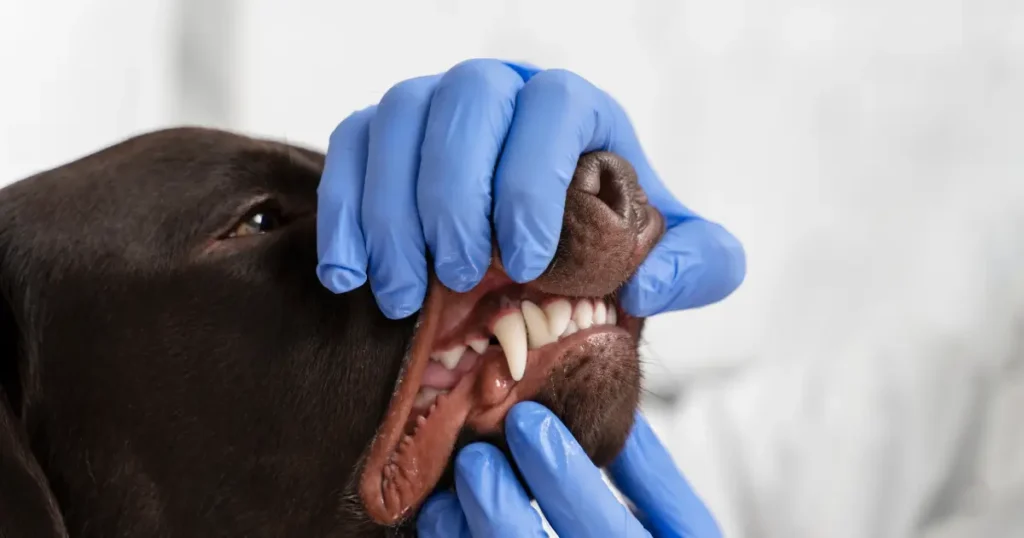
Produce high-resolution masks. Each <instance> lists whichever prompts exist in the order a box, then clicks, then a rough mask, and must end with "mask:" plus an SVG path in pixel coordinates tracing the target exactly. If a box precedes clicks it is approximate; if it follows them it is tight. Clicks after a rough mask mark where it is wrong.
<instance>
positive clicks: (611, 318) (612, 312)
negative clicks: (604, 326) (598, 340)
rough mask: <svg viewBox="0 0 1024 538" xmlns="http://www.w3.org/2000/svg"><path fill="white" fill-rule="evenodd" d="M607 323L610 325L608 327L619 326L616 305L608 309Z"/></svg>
mask: <svg viewBox="0 0 1024 538" xmlns="http://www.w3.org/2000/svg"><path fill="white" fill-rule="evenodd" d="M606 323H608V325H617V324H618V323H619V313H618V311H617V310H616V309H615V305H611V306H609V307H608V319H607V321H606Z"/></svg>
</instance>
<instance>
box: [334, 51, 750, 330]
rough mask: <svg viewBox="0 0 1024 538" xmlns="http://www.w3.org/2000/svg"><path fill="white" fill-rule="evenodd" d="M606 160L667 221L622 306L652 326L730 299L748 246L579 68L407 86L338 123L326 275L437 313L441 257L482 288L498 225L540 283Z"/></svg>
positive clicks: (499, 72)
mask: <svg viewBox="0 0 1024 538" xmlns="http://www.w3.org/2000/svg"><path fill="white" fill-rule="evenodd" d="M602 149H603V150H610V151H613V152H615V153H618V154H619V155H620V156H622V157H624V158H625V159H627V160H628V161H629V162H630V163H632V164H633V166H634V167H635V168H636V170H637V174H638V175H639V178H640V184H641V186H642V187H643V188H644V190H645V191H646V192H647V195H648V197H649V198H650V200H651V202H652V204H653V205H654V206H655V207H657V208H658V209H659V210H661V212H662V213H663V214H664V215H665V217H666V221H667V222H666V223H667V225H668V230H667V233H666V234H665V236H664V237H663V238H662V240H661V242H660V243H659V244H658V245H657V246H656V247H655V248H654V250H653V251H652V252H651V254H650V256H649V257H648V258H647V260H646V261H645V262H644V263H643V264H642V265H641V266H640V269H639V270H638V272H637V274H636V275H635V276H634V278H632V279H631V280H630V281H629V282H628V283H627V285H626V286H625V288H624V290H623V292H622V294H621V300H622V304H623V307H624V308H625V309H626V311H627V312H630V313H631V314H633V315H637V316H650V315H653V314H656V313H659V312H665V311H669V310H679V309H684V308H692V307H697V306H702V305H706V304H709V303H712V302H715V301H718V300H721V299H722V298H724V297H726V296H727V295H729V294H730V293H732V291H733V290H735V289H736V287H738V286H739V284H740V282H741V281H742V280H743V277H744V274H745V271H746V262H745V256H744V252H743V248H742V247H741V246H740V244H739V242H738V241H737V240H736V239H735V238H734V237H733V236H732V235H731V234H730V233H729V232H727V231H726V230H725V229H724V228H722V227H721V226H719V225H717V224H714V223H711V222H709V221H707V220H704V219H703V218H701V217H699V216H697V215H695V214H694V213H693V212H691V211H690V210H689V209H687V208H686V207H684V206H683V205H682V204H681V203H679V201H677V200H676V199H675V198H674V197H673V196H672V194H671V192H669V190H668V189H667V188H666V187H665V186H664V185H663V184H662V183H661V181H660V180H659V179H658V176H657V174H655V172H654V170H653V169H652V168H651V166H650V165H649V164H648V162H647V158H646V156H645V155H644V153H643V150H642V149H641V148H640V143H639V142H638V141H637V139H636V134H635V133H634V132H633V126H632V125H631V124H630V122H629V119H628V118H627V116H626V114H625V112H624V111H623V109H622V107H620V106H619V105H618V103H616V102H615V101H614V100H613V99H612V98H611V97H610V96H608V95H607V94H606V93H604V92H603V91H601V90H600V89H598V88H596V87H594V86H593V85H591V84H590V83H589V82H587V81H586V80H584V79H582V78H580V77H579V76H577V75H575V74H573V73H570V72H568V71H563V70H547V71H541V70H538V69H535V68H532V67H527V66H522V65H515V64H510V63H505V62H501V61H498V60H470V61H467V62H463V63H460V64H458V65H456V66H455V67H453V68H452V69H451V70H449V71H448V72H446V73H443V74H439V75H433V76H427V77H421V78H414V79H410V80H406V81H404V82H400V83H399V84H397V85H396V86H394V87H393V88H391V90H389V91H388V92H387V93H386V94H385V95H384V97H383V98H382V99H381V101H380V103H379V104H378V105H375V106H372V107H370V108H367V109H365V110H362V111H359V112H356V113H355V114H353V115H351V116H349V117H348V118H347V119H345V120H344V121H343V122H341V124H340V125H338V127H337V129H335V131H334V133H332V135H331V139H330V144H329V146H328V150H327V161H326V165H325V167H324V172H323V178H322V180H321V183H320V189H319V207H320V210H319V212H318V222H317V234H318V238H317V250H318V256H319V264H318V266H317V275H318V276H319V278H320V281H321V282H322V283H323V284H324V285H325V286H326V287H327V288H328V289H330V290H332V291H334V292H335V293H344V292H346V291H349V290H352V289H354V288H357V287H359V286H361V285H362V284H363V283H365V282H366V280H367V272H368V273H369V281H370V287H371V289H372V291H373V293H374V296H375V297H376V298H377V302H378V304H379V305H380V307H381V310H382V311H383V312H384V314H385V315H387V316H388V317H390V318H392V319H398V318H403V317H406V316H409V315H411V314H413V313H414V312H416V311H417V310H419V308H420V307H421V306H422V304H423V299H424V296H425V294H426V289H427V262H426V260H427V254H428V252H429V253H430V254H431V255H432V258H433V262H434V268H435V271H436V273H437V276H438V278H439V279H440V280H441V282H442V283H443V284H444V285H445V286H447V287H449V288H451V289H453V290H455V291H468V290H469V289H471V288H473V287H474V286H475V285H476V284H477V283H479V282H480V280H481V278H482V277H483V275H484V273H485V271H486V270H487V267H488V266H489V265H490V260H491V231H492V220H493V229H494V231H495V233H496V235H497V240H498V247H499V250H500V252H501V257H502V262H503V264H504V267H505V269H506V271H507V272H508V274H509V276H510V277H511V278H513V279H514V280H516V281H517V282H528V281H530V280H533V279H535V278H536V277H538V276H539V275H540V274H541V273H543V272H544V270H545V269H546V268H547V266H548V264H549V263H550V262H551V260H552V258H553V257H554V253H555V247H556V245H557V244H558V238H559V233H560V232H561V227H562V214H563V211H564V209H565V194H566V189H567V188H568V185H569V181H570V180H571V179H572V175H573V171H574V170H575V168H576V161H577V159H578V158H579V156H580V155H581V154H583V153H587V152H590V151H595V150H602ZM492 201H493V208H494V212H493V215H492V213H491V208H492Z"/></svg>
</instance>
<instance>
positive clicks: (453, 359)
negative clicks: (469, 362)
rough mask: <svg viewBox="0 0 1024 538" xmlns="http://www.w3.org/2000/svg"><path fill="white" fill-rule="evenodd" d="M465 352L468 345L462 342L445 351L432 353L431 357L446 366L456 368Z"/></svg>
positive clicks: (450, 368) (451, 368)
mask: <svg viewBox="0 0 1024 538" xmlns="http://www.w3.org/2000/svg"><path fill="white" fill-rule="evenodd" d="M465 352H466V346H464V345H461V344H460V345H457V346H455V347H453V348H451V349H448V350H445V351H435V352H433V353H432V354H431V355H430V358H431V359H434V360H435V361H437V362H439V363H441V364H443V365H444V367H445V368H447V369H449V370H454V369H455V367H456V366H458V365H459V360H460V359H462V354H463V353H465Z"/></svg>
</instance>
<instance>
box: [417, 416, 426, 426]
mask: <svg viewBox="0 0 1024 538" xmlns="http://www.w3.org/2000/svg"><path fill="white" fill-rule="evenodd" d="M426 423H427V417H425V416H423V415H420V416H418V417H416V424H417V425H419V426H422V425H424V424H426Z"/></svg>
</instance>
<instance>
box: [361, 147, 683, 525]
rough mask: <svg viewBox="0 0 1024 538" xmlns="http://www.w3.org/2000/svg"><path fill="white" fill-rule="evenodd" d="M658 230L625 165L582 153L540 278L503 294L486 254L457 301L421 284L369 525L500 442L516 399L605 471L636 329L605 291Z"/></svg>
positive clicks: (632, 398)
mask: <svg viewBox="0 0 1024 538" xmlns="http://www.w3.org/2000/svg"><path fill="white" fill-rule="evenodd" d="M663 231H664V221H663V219H662V217H661V215H660V214H659V213H658V212H657V210H655V209H654V208H653V207H651V206H650V205H649V204H648V203H647V197H646V196H645V194H644V193H643V190H642V189H641V188H640V186H639V184H638V182H637V179H636V175H635V173H634V171H633V169H632V167H631V166H630V165H629V163H627V162H625V161H624V160H622V159H621V158H619V157H617V156H615V155H613V154H610V153H606V152H600V153H591V154H588V155H585V156H583V157H582V158H581V159H580V161H579V163H578V166H577V170H576V174H575V175H574V177H573V180H572V183H571V184H570V186H569V191H568V194H567V199H566V211H565V217H564V224H563V229H562V233H561V236H560V242H559V246H558V249H557V252H556V255H555V258H554V260H553V261H552V262H551V264H550V265H549V267H548V269H547V270H546V271H545V273H544V274H543V275H542V276H541V277H540V278H538V279H537V280H536V281H533V282H530V283H527V284H516V283H515V282H513V281H512V280H511V279H510V278H509V277H508V276H507V275H506V274H505V273H504V271H503V270H502V267H501V263H500V259H501V256H500V255H499V253H498V252H497V251H495V252H494V254H493V256H492V260H493V261H492V266H491V267H490V269H489V270H488V272H487V274H486V275H485V277H484V278H483V280H482V281H481V283H480V284H479V285H477V286H476V287H475V288H474V289H472V290H471V291H469V292H467V293H456V292H453V291H451V290H449V289H447V288H445V287H444V286H442V285H441V284H440V282H439V281H438V280H437V279H436V278H434V277H433V276H431V278H430V287H429V290H428V293H427V298H426V301H425V304H424V306H423V308H422V310H421V311H420V314H419V320H418V326H417V330H416V333H415V336H414V338H413V342H412V345H411V348H410V350H409V353H408V355H407V357H406V362H405V364H404V367H403V370H402V373H401V374H400V376H399V380H398V384H397V388H396V391H395V393H394V395H393V397H392V400H391V404H390V406H389V408H388V411H387V413H386V416H385V418H384V421H383V424H382V425H381V427H380V429H379V430H378V432H377V436H376V437H375V438H374V440H373V443H372V445H371V447H370V449H369V453H368V456H367V458H366V463H365V466H364V469H363V471H362V476H361V480H360V488H359V489H360V495H361V497H362V500H363V503H364V505H365V507H366V510H367V512H368V514H369V515H370V517H371V518H373V519H374V520H375V521H376V522H378V523H380V524H383V525H393V524H396V523H399V522H401V521H402V520H403V519H405V518H407V517H408V516H409V515H411V514H412V513H413V511H415V510H416V509H417V508H418V506H419V505H420V504H421V503H422V502H423V501H424V500H425V498H426V497H427V495H429V494H430V493H431V491H433V490H434V488H435V487H436V486H437V485H438V483H439V482H440V481H441V480H442V475H443V474H444V473H445V470H446V468H447V467H448V465H449V461H450V459H451V457H452V455H453V453H454V451H455V449H456V448H457V445H458V444H459V443H460V442H465V441H466V440H467V439H473V438H478V437H481V438H488V439H494V438H496V437H497V438H500V435H501V431H502V425H503V420H504V418H505V415H506V413H507V412H508V410H509V409H510V408H511V407H512V406H513V405H514V404H515V403H517V402H520V401H524V400H536V401H539V402H541V403H542V404H545V405H547V406H548V407H550V408H552V410H553V411H555V412H556V414H558V415H559V416H560V417H561V418H562V419H563V421H564V422H565V423H566V425H567V426H568V427H569V429H570V431H572V432H573V434H574V435H576V436H577V438H578V440H579V441H580V443H581V445H582V446H583V447H584V449H585V450H586V451H587V453H588V455H590V456H591V458H592V459H594V461H595V463H597V464H599V465H601V464H604V463H607V462H608V461H610V460H611V458H613V457H614V455H615V454H617V453H618V451H619V450H620V449H621V447H622V444H623V443H624V442H625V437H626V434H627V433H628V431H629V428H630V426H631V424H632V416H633V415H632V412H633V410H634V409H635V408H636V405H637V403H638V398H639V376H640V372H639V362H638V359H637V343H638V339H639V335H640V331H641V328H642V324H643V320H642V319H639V318H634V317H631V316H629V315H627V314H626V313H625V312H624V311H623V310H622V309H621V307H620V306H619V304H618V302H617V290H618V288H619V287H620V286H621V285H622V284H623V283H624V282H625V281H626V280H627V279H628V278H629V277H630V276H631V275H632V273H633V272H635V271H636V269H637V267H638V266H639V264H640V262H641V261H642V260H643V258H644V257H645V256H646V255H647V253H648V252H649V251H650V249H651V248H653V246H654V244H655V243H656V241H657V240H658V239H659V238H660V237H661V234H662V233H663ZM584 393H585V394H587V397H586V398H583V397H581V396H580V395H581V394H584ZM569 395H573V396H574V397H572V398H569V397H568V396H569Z"/></svg>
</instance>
